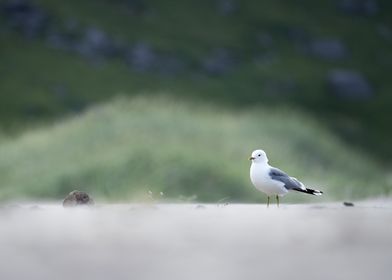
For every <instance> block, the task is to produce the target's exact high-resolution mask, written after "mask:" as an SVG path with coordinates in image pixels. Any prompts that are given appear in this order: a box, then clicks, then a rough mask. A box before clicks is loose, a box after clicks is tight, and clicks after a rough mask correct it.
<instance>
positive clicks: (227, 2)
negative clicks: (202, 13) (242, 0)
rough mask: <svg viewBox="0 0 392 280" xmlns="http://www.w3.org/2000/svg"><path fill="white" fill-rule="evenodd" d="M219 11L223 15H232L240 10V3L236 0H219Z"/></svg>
mask: <svg viewBox="0 0 392 280" xmlns="http://www.w3.org/2000/svg"><path fill="white" fill-rule="evenodd" d="M216 4H217V9H218V12H219V13H220V14H222V15H231V14H233V13H235V12H236V11H237V10H238V3H237V1H235V0H217V3H216Z"/></svg>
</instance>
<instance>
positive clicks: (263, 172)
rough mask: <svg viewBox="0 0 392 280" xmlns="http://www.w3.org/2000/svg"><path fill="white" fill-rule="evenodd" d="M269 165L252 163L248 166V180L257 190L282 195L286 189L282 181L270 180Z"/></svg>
mask: <svg viewBox="0 0 392 280" xmlns="http://www.w3.org/2000/svg"><path fill="white" fill-rule="evenodd" d="M269 171H270V166H269V165H268V164H257V163H252V165H251V167H250V180H251V181H252V183H253V185H254V186H255V187H256V189H258V190H259V191H262V192H263V193H265V194H267V195H269V196H271V195H279V196H283V195H285V194H286V193H287V192H288V191H287V189H286V188H285V187H284V184H283V183H282V182H279V181H276V180H272V179H271V177H270V176H269Z"/></svg>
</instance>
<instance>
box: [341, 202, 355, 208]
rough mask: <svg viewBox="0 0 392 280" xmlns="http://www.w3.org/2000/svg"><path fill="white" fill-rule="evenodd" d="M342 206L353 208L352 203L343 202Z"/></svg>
mask: <svg viewBox="0 0 392 280" xmlns="http://www.w3.org/2000/svg"><path fill="white" fill-rule="evenodd" d="M343 205H344V206H346V207H353V206H354V203H352V202H348V201H345V202H343Z"/></svg>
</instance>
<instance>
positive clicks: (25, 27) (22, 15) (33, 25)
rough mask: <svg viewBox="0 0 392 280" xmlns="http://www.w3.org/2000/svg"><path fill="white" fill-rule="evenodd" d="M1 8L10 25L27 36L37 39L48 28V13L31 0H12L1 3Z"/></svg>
mask: <svg viewBox="0 0 392 280" xmlns="http://www.w3.org/2000/svg"><path fill="white" fill-rule="evenodd" d="M1 10H2V12H3V14H4V17H5V19H6V21H7V23H8V24H9V25H10V27H11V28H12V29H14V30H16V31H19V32H21V33H22V34H23V35H24V36H26V37H27V38H32V39H35V38H37V37H39V36H41V35H43V34H44V33H45V31H46V30H47V28H48V25H49V16H48V14H47V13H46V12H45V11H43V10H42V9H40V8H39V7H38V6H35V5H33V4H32V3H31V2H30V1H24V0H10V1H7V2H5V3H4V4H2V5H1Z"/></svg>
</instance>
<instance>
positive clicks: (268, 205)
mask: <svg viewBox="0 0 392 280" xmlns="http://www.w3.org/2000/svg"><path fill="white" fill-rule="evenodd" d="M268 207H269V196H267V208H268Z"/></svg>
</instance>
